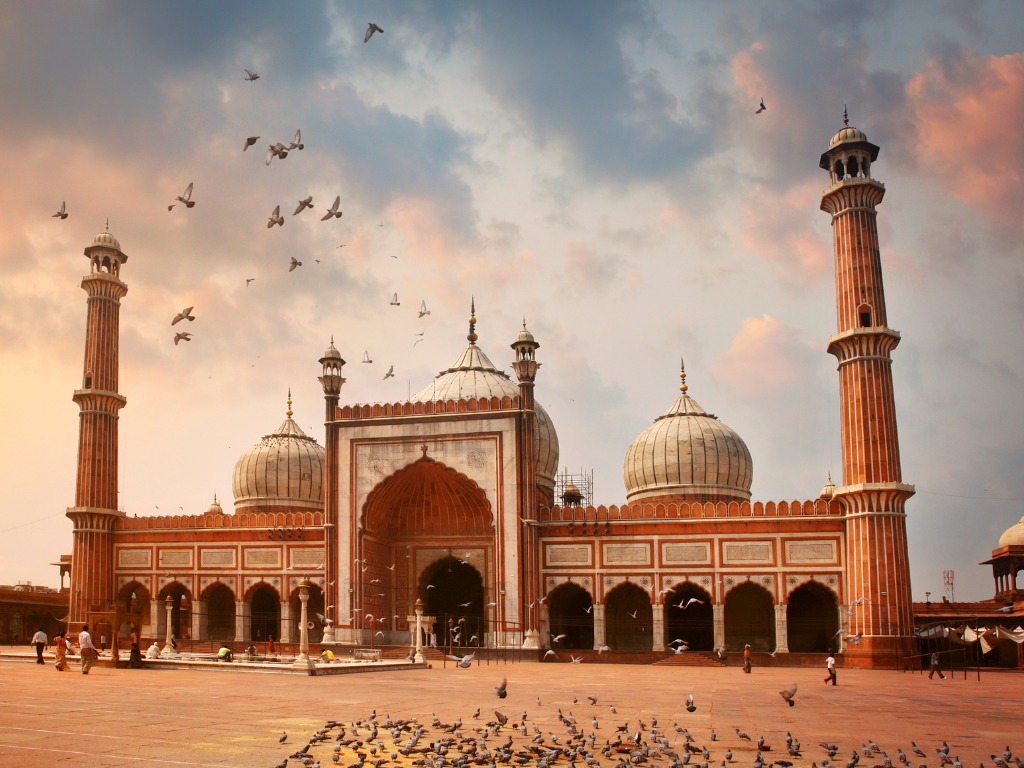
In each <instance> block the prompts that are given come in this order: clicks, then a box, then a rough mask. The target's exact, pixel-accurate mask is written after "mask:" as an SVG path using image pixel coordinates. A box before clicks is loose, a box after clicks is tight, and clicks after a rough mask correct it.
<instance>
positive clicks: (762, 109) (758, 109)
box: [754, 97, 768, 115]
mask: <svg viewBox="0 0 1024 768" xmlns="http://www.w3.org/2000/svg"><path fill="white" fill-rule="evenodd" d="M766 109H768V107H766V106H765V105H764V98H763V97H762V98H761V106H759V107H758V108H757V112H755V113H754V114H755V115H760V114H761V113H762V112H764V111H765V110H766Z"/></svg>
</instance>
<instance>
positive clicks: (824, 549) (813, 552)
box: [786, 541, 836, 563]
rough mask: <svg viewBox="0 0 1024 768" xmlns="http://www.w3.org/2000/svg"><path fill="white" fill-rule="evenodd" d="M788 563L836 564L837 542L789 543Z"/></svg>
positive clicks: (787, 548)
mask: <svg viewBox="0 0 1024 768" xmlns="http://www.w3.org/2000/svg"><path fill="white" fill-rule="evenodd" d="M786 562H788V563H834V562H836V542H835V541H787V542H786Z"/></svg>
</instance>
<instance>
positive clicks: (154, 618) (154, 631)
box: [149, 600, 164, 640]
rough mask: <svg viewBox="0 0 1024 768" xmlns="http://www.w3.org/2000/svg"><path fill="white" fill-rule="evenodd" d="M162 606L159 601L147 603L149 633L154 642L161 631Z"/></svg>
mask: <svg viewBox="0 0 1024 768" xmlns="http://www.w3.org/2000/svg"><path fill="white" fill-rule="evenodd" d="M163 615H164V605H163V602H162V601H160V600H150V601H149V632H150V634H151V635H152V636H153V639H154V640H156V639H157V638H158V637H160V631H161V630H162V629H163V624H164V623H163V620H162V619H163Z"/></svg>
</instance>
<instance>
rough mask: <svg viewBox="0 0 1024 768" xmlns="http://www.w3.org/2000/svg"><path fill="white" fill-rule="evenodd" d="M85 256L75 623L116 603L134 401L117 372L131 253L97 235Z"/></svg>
mask: <svg viewBox="0 0 1024 768" xmlns="http://www.w3.org/2000/svg"><path fill="white" fill-rule="evenodd" d="M85 255H86V256H87V257H88V258H89V274H88V275H86V276H85V277H83V278H82V289H83V290H84V291H85V292H86V294H87V295H88V299H87V307H88V311H87V314H86V321H85V364H84V366H83V371H82V387H81V389H76V390H75V394H74V398H73V399H74V401H75V402H76V403H78V407H79V409H80V412H79V416H78V476H77V478H76V484H75V506H73V507H68V511H67V516H68V517H69V518H71V521H72V522H73V523H74V526H75V529H74V534H73V537H74V541H73V545H72V555H71V605H70V609H69V614H68V616H69V621H70V622H71V623H73V624H79V623H82V622H85V621H86V620H87V618H88V616H87V614H88V611H89V610H90V609H99V610H107V608H108V607H109V606H110V605H111V604H112V603H114V601H115V600H116V595H115V587H114V534H113V529H114V522H115V521H116V520H117V519H118V518H119V517H123V516H124V513H123V512H120V511H118V508H117V419H118V411H120V410H121V409H122V408H123V407H124V405H125V402H126V400H125V398H124V397H123V396H122V395H120V394H118V392H117V367H118V321H119V315H120V310H121V298H122V297H123V296H124V295H125V294H126V293H127V292H128V286H127V285H125V284H124V283H122V282H121V277H120V275H121V265H122V264H124V263H125V262H126V261H128V256H127V255H126V254H125V253H123V252H122V251H121V244H120V243H119V242H117V238H116V237H114V236H113V235H112V234H110V232H109V231H106V232H101V233H100V234H98V235H96V238H95V239H94V240H93V241H92V245H90V246H89V247H88V248H86V249H85Z"/></svg>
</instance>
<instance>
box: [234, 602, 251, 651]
mask: <svg viewBox="0 0 1024 768" xmlns="http://www.w3.org/2000/svg"><path fill="white" fill-rule="evenodd" d="M248 637H249V606H248V605H246V603H245V601H244V600H236V601H235V642H236V643H244V642H246V641H247V639H248Z"/></svg>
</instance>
